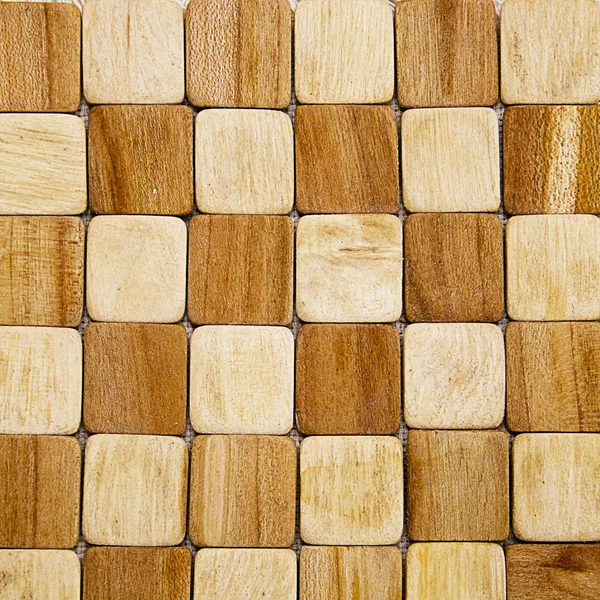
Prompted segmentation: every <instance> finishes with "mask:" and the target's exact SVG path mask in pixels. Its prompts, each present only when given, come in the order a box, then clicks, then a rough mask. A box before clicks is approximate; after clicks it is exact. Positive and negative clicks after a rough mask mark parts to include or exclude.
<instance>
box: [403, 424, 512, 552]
mask: <svg viewBox="0 0 600 600" xmlns="http://www.w3.org/2000/svg"><path fill="white" fill-rule="evenodd" d="M408 470H409V473H408V475H409V479H408V517H409V518H408V534H409V536H410V538H411V539H413V540H423V541H438V540H439V541H454V540H464V541H478V540H480V541H495V540H504V539H506V538H507V537H508V520H509V516H508V435H507V434H506V432H504V431H411V432H410V433H409V435H408Z"/></svg>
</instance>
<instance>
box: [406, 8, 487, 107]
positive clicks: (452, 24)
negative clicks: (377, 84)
mask: <svg viewBox="0 0 600 600" xmlns="http://www.w3.org/2000/svg"><path fill="white" fill-rule="evenodd" d="M396 52H397V55H396V61H397V71H398V103H399V104H400V106H406V107H409V106H415V107H419V106H423V107H434V106H491V105H492V104H495V103H496V101H497V99H498V50H497V34H496V10H495V7H494V3H493V2H492V0H404V1H403V2H398V3H397V4H396Z"/></svg>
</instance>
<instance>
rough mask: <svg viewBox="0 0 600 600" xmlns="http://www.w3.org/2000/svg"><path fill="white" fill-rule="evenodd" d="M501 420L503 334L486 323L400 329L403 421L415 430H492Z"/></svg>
mask: <svg viewBox="0 0 600 600" xmlns="http://www.w3.org/2000/svg"><path fill="white" fill-rule="evenodd" d="M503 418H504V337H503V335H502V330H501V329H500V328H499V327H497V326H496V325H491V324H489V323H415V324H414V325H409V326H408V328H407V329H406V331H405V332H404V419H405V421H406V424H407V425H408V426H409V427H415V428H418V429H493V428H495V427H498V425H500V423H501V422H502V419H503Z"/></svg>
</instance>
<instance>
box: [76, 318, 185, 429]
mask: <svg viewBox="0 0 600 600" xmlns="http://www.w3.org/2000/svg"><path fill="white" fill-rule="evenodd" d="M84 341H85V388H84V389H85V395H84V396H85V397H84V421H85V428H86V429H87V430H88V431H91V432H93V433H137V434H162V435H183V433H184V432H185V424H186V423H185V416H186V403H187V334H186V331H185V329H184V328H183V327H182V326H180V325H155V324H141V323H90V324H89V325H88V326H87V327H86V328H85V338H84Z"/></svg>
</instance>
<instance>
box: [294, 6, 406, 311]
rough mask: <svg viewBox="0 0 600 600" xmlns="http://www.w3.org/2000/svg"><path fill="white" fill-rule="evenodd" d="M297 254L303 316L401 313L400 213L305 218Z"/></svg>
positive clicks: (298, 297) (299, 306) (299, 304)
mask: <svg viewBox="0 0 600 600" xmlns="http://www.w3.org/2000/svg"><path fill="white" fill-rule="evenodd" d="M303 1H304V0H303ZM309 1H310V0H309ZM296 253H297V258H296V303H297V304H296V310H297V312H298V316H299V317H300V318H301V319H302V320H303V321H315V322H328V321H330V322H338V323H348V322H350V323H352V322H355V323H372V322H391V321H396V320H397V319H399V318H400V313H401V312H402V225H401V223H400V219H398V218H397V217H395V216H392V215H318V216H308V217H302V219H300V222H299V223H298V230H297V232H296Z"/></svg>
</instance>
